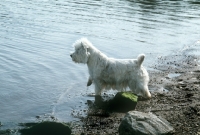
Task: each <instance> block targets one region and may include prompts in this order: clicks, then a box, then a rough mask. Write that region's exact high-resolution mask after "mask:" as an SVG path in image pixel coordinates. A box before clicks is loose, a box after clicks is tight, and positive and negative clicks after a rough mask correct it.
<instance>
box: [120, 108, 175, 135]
mask: <svg viewBox="0 0 200 135" xmlns="http://www.w3.org/2000/svg"><path fill="white" fill-rule="evenodd" d="M173 133H174V130H173V127H171V126H170V123H169V122H168V121H166V120H165V119H163V118H161V117H158V116H156V115H154V114H152V113H143V112H138V111H130V112H128V113H127V114H126V115H125V117H124V118H123V120H122V122H121V123H120V126H119V135H171V134H173Z"/></svg>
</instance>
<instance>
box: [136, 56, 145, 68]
mask: <svg viewBox="0 0 200 135" xmlns="http://www.w3.org/2000/svg"><path fill="white" fill-rule="evenodd" d="M144 58H145V55H144V54H140V55H138V58H137V61H138V62H137V63H138V66H139V67H140V66H141V65H142V62H143V61H144Z"/></svg>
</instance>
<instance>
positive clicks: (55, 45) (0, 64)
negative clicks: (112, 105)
mask: <svg viewBox="0 0 200 135" xmlns="http://www.w3.org/2000/svg"><path fill="white" fill-rule="evenodd" d="M199 5H200V3H199V2H198V1H197V0H196V1H195V0H194V1H179V0H176V1H162V0H145V1H141V0H122V1H118V0H117V1H108V0H102V1H87V0H81V1H69V0H66V1H62V0H57V1H53V0H34V1H33V0H29V1H27V0H18V1H15V0H4V1H0V109H1V112H0V118H1V119H0V121H2V122H4V123H6V122H24V121H34V120H35V116H42V115H45V114H48V115H53V116H55V117H56V118H58V119H59V120H61V121H69V120H71V119H73V117H71V115H70V114H71V111H73V110H76V109H84V107H85V105H84V103H85V102H86V100H87V99H88V98H89V97H87V96H86V95H87V94H88V93H92V92H93V87H91V88H89V89H87V88H86V80H87V77H88V73H87V68H86V66H85V65H79V64H74V63H73V62H72V61H71V59H70V57H69V52H70V51H72V49H73V48H72V46H71V44H72V43H73V42H74V41H75V40H77V39H78V38H80V37H87V38H88V39H89V40H91V41H92V43H93V44H94V45H95V46H97V48H99V49H100V50H101V51H102V52H104V53H105V54H106V55H108V56H110V57H116V58H135V57H136V56H137V55H138V54H139V53H145V54H146V55H147V57H146V59H145V62H144V64H145V66H146V67H147V68H148V67H150V65H151V64H152V63H154V62H155V59H156V58H157V56H166V55H170V54H171V53H177V52H181V51H180V50H181V49H182V48H183V46H188V45H191V44H193V43H194V42H196V41H197V40H199V38H200V36H199V35H200V27H199V24H200V19H199V16H200V12H199ZM188 47H189V46H188ZM80 106H81V108H80Z"/></svg>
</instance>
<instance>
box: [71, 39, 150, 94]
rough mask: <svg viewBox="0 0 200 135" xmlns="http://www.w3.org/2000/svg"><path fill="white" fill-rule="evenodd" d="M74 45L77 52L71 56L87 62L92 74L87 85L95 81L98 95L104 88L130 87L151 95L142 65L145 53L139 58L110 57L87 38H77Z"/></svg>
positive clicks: (147, 76)
mask: <svg viewBox="0 0 200 135" xmlns="http://www.w3.org/2000/svg"><path fill="white" fill-rule="evenodd" d="M73 46H74V47H75V52H74V53H72V54H71V55H70V56H71V57H72V60H73V61H74V62H76V63H84V64H87V66H88V70H89V74H90V77H89V79H88V83H87V86H89V85H91V84H92V83H94V85H95V94H96V95H101V91H102V90H103V89H116V90H119V91H124V90H125V89H126V88H127V87H129V88H130V89H131V90H132V91H133V92H134V93H135V94H139V95H142V96H143V97H145V98H150V97H151V94H150V92H149V89H148V82H149V75H148V73H147V71H146V69H145V68H144V67H143V66H142V62H143V60H144V57H145V55H144V54H140V55H139V56H138V58H137V59H114V58H109V57H107V56H106V55H105V54H103V53H102V52H100V51H99V50H98V49H97V48H95V47H94V46H93V45H92V43H91V42H90V41H88V40H87V39H86V38H81V39H79V40H77V41H76V42H75V43H74V44H73Z"/></svg>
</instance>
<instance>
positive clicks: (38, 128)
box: [19, 122, 71, 135]
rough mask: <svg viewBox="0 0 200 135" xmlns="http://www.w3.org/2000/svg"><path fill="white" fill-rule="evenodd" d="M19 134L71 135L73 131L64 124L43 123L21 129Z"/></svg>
mask: <svg viewBox="0 0 200 135" xmlns="http://www.w3.org/2000/svg"><path fill="white" fill-rule="evenodd" d="M19 132H20V133H21V134H22V135H70V134H71V129H70V128H69V127H68V126H67V125H66V124H63V123H58V122H42V123H38V124H35V125H33V126H31V127H30V128H25V129H21V130H20V131H19Z"/></svg>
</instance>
